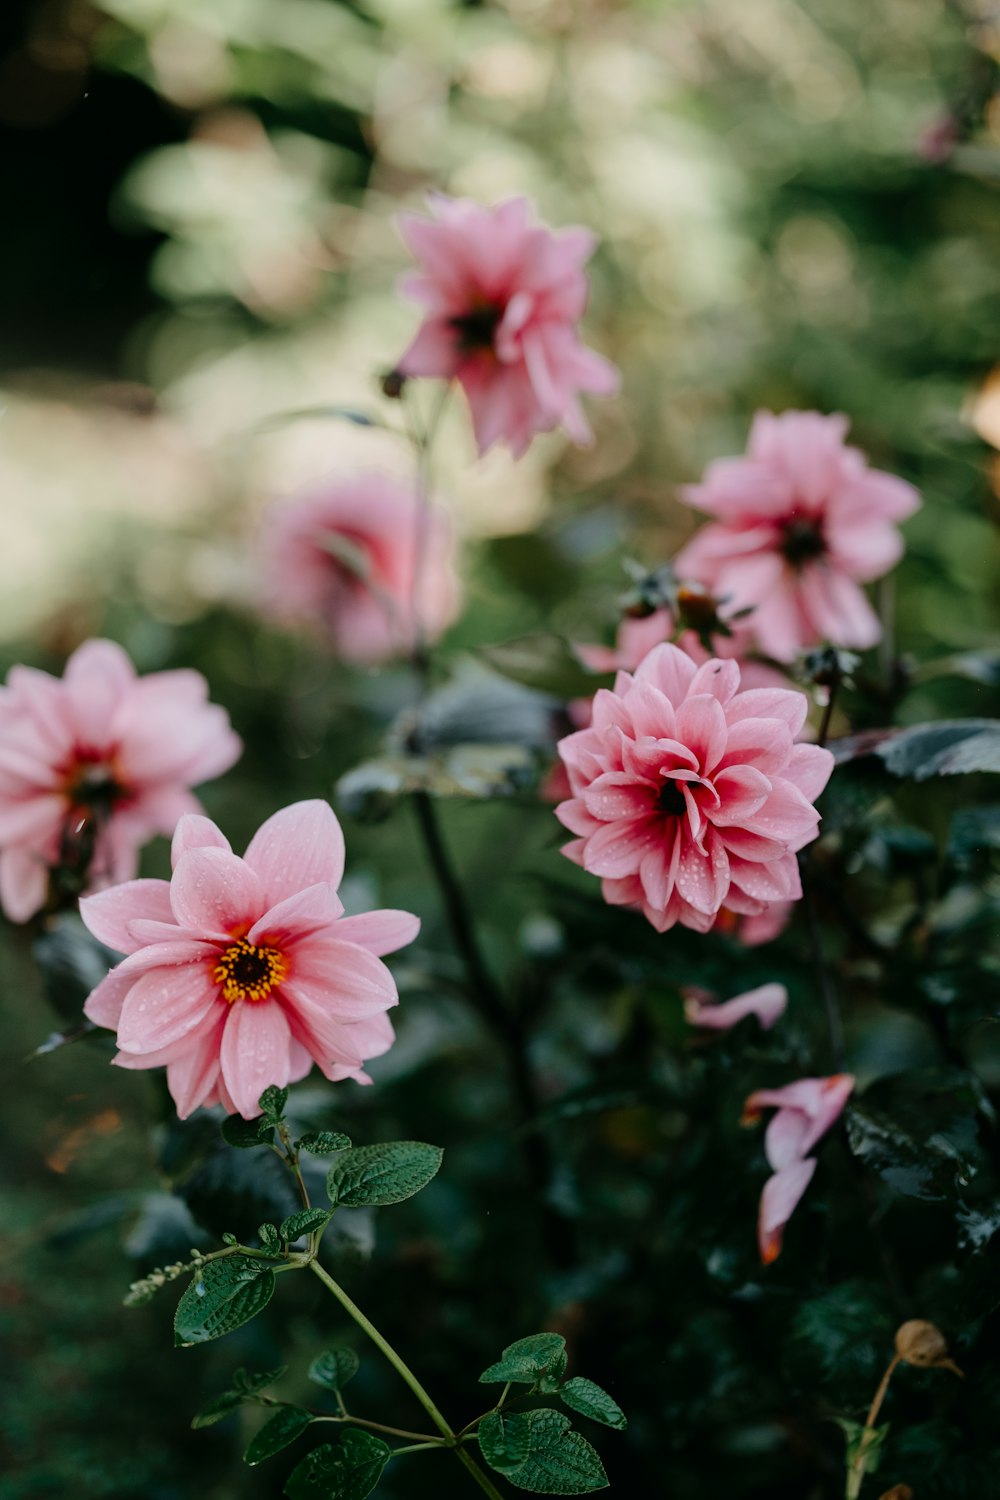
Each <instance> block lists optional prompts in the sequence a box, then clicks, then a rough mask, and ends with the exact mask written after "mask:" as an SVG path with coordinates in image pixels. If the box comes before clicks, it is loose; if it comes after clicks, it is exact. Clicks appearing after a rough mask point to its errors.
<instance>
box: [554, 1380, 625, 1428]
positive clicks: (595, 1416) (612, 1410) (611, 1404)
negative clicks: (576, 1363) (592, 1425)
mask: <svg viewBox="0 0 1000 1500" xmlns="http://www.w3.org/2000/svg"><path fill="white" fill-rule="evenodd" d="M559 1395H560V1397H561V1398H562V1400H563V1401H565V1403H566V1405H567V1406H570V1407H572V1409H573V1410H574V1411H578V1412H579V1413H580V1415H581V1416H582V1417H589V1418H590V1420H591V1421H592V1422H603V1423H604V1425H605V1427H617V1428H618V1430H619V1432H624V1430H625V1428H626V1427H627V1426H628V1419H627V1418H626V1416H625V1413H624V1412H623V1411H622V1409H621V1407H620V1406H619V1405H618V1402H617V1401H615V1400H614V1399H613V1398H612V1397H611V1396H609V1395H608V1393H607V1391H602V1390H601V1387H600V1386H599V1385H595V1384H594V1382H593V1381H592V1380H586V1379H584V1377H583V1376H582V1375H575V1376H574V1377H573V1379H572V1380H567V1382H566V1384H565V1385H564V1386H562V1388H561V1389H560V1391H559Z"/></svg>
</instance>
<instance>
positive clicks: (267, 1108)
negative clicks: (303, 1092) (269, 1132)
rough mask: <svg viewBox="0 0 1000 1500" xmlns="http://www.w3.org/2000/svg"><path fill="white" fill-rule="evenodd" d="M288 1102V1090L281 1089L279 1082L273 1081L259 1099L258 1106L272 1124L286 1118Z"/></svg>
mask: <svg viewBox="0 0 1000 1500" xmlns="http://www.w3.org/2000/svg"><path fill="white" fill-rule="evenodd" d="M287 1103H288V1090H287V1089H279V1088H278V1086H277V1084H274V1083H272V1084H271V1085H270V1086H269V1087H268V1088H266V1089H265V1090H264V1092H263V1093H262V1094H261V1096H260V1098H259V1099H258V1100H257V1107H258V1109H259V1110H260V1112H261V1114H264V1115H266V1116H267V1118H268V1120H269V1121H270V1123H271V1124H272V1125H274V1124H277V1122H278V1121H279V1120H282V1119H284V1115H285V1105H286V1104H287Z"/></svg>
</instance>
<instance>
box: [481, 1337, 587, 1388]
mask: <svg viewBox="0 0 1000 1500" xmlns="http://www.w3.org/2000/svg"><path fill="white" fill-rule="evenodd" d="M565 1353H566V1340H565V1339H564V1338H563V1336H562V1334H561V1333H532V1334H529V1335H528V1337H527V1338H524V1339H518V1340H517V1342H516V1343H514V1344H508V1345H507V1347H506V1349H505V1350H504V1351H503V1354H502V1355H501V1356H500V1358H499V1359H498V1360H497V1362H496V1364H495V1365H490V1367H489V1369H488V1370H484V1371H483V1373H482V1374H481V1375H480V1377H479V1383H480V1385H493V1384H496V1385H505V1384H506V1383H507V1381H516V1382H517V1383H518V1384H521V1385H534V1384H535V1382H536V1381H537V1380H538V1378H539V1376H541V1375H543V1374H544V1373H545V1372H546V1371H547V1370H549V1369H551V1368H553V1367H558V1364H559V1361H560V1358H562V1359H563V1360H564V1357H565ZM562 1368H563V1369H565V1362H563V1366H562Z"/></svg>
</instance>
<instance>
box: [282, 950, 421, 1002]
mask: <svg viewBox="0 0 1000 1500" xmlns="http://www.w3.org/2000/svg"><path fill="white" fill-rule="evenodd" d="M281 989H282V996H283V997H284V998H285V999H286V1000H287V1002H288V1003H289V1005H290V1006H292V1007H294V1005H295V1004H296V1003H297V1000H298V999H299V998H301V997H304V998H305V999H306V1000H307V1002H308V1003H309V1004H310V1005H312V1006H318V1007H320V1008H321V1009H322V1010H324V1011H327V1012H329V1014H330V1015H331V1016H332V1017H334V1018H335V1019H336V1020H337V1021H344V1020H350V1021H354V1020H358V1019H360V1018H361V1017H363V1016H367V1015H369V1014H370V1013H371V1012H372V1011H379V1010H387V1009H388V1008H389V1007H390V1006H393V1005H395V1004H396V1003H397V1000H398V998H399V997H398V995H397V993H396V984H395V980H394V979H393V977H392V975H391V974H390V972H389V970H388V969H387V968H386V966H385V964H384V963H383V962H382V960H381V959H380V958H376V956H375V955H374V953H371V952H369V950H368V949H367V948H361V947H356V946H355V945H354V944H353V943H348V942H338V941H337V940H336V939H333V938H314V939H312V940H311V941H310V942H308V943H303V944H302V946H301V948H299V949H298V950H297V951H296V953H295V957H294V961H293V963H292V970H291V974H290V976H289V978H288V980H286V981H285V983H284V984H283V985H282V987H281Z"/></svg>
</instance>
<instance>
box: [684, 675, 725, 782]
mask: <svg viewBox="0 0 1000 1500" xmlns="http://www.w3.org/2000/svg"><path fill="white" fill-rule="evenodd" d="M677 738H678V739H679V740H681V741H682V743H683V744H685V745H689V746H690V747H691V749H692V750H693V751H694V753H695V755H697V757H698V761H699V764H700V767H701V772H702V775H704V776H709V775H711V773H712V771H714V770H715V768H716V766H717V765H718V764H719V761H720V760H721V759H722V756H723V754H724V753H725V749H726V740H727V727H726V716H725V714H724V713H723V711H722V705H721V704H720V703H719V701H718V699H717V698H712V697H709V696H708V695H707V694H701V695H699V696H698V697H694V698H693V697H688V698H686V699H685V701H684V702H683V703H682V704H681V706H680V708H679V709H678V710H677Z"/></svg>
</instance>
